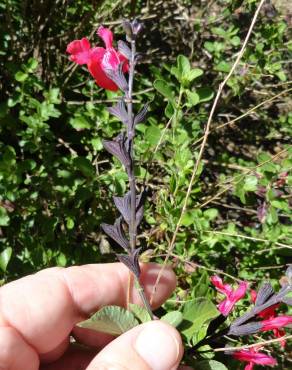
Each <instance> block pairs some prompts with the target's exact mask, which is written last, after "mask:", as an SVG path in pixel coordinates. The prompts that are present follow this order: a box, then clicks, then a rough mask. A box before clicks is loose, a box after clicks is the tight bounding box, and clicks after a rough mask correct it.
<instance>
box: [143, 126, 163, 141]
mask: <svg viewBox="0 0 292 370" xmlns="http://www.w3.org/2000/svg"><path fill="white" fill-rule="evenodd" d="M160 136H161V130H160V129H159V128H158V127H157V126H150V127H148V128H147V130H146V131H145V140H146V141H147V142H148V143H149V144H150V145H152V146H155V145H157V143H158V141H159V139H160Z"/></svg>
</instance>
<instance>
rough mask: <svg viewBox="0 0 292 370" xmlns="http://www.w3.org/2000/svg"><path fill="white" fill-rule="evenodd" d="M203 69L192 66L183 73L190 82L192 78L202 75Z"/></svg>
mask: <svg viewBox="0 0 292 370" xmlns="http://www.w3.org/2000/svg"><path fill="white" fill-rule="evenodd" d="M203 73H204V72H203V70H202V69H200V68H194V69H192V70H191V71H189V72H188V73H187V74H186V75H185V78H186V79H187V80H188V81H189V82H192V81H193V80H195V79H196V78H198V77H200V76H202V74H203Z"/></svg>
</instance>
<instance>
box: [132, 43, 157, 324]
mask: <svg viewBox="0 0 292 370" xmlns="http://www.w3.org/2000/svg"><path fill="white" fill-rule="evenodd" d="M135 55H136V45H135V39H132V40H131V58H130V60H129V82H128V86H129V89H128V92H127V94H126V98H127V109H128V126H127V136H128V145H129V152H130V157H131V165H130V166H129V167H128V168H127V173H128V177H129V186H130V194H131V218H130V225H129V236H130V247H131V252H132V253H133V252H134V250H135V249H136V239H137V221H136V179H135V160H134V138H135V127H134V116H133V100H132V97H133V82H134V73H135ZM135 282H136V284H135V285H136V288H137V290H138V293H139V295H140V298H141V300H142V302H143V304H144V306H145V308H146V310H147V311H148V313H149V315H150V317H151V319H153V313H152V310H151V306H150V303H149V301H148V299H147V297H146V295H145V292H144V289H143V287H142V285H141V283H140V281H139V279H138V278H135Z"/></svg>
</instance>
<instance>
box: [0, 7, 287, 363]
mask: <svg viewBox="0 0 292 370" xmlns="http://www.w3.org/2000/svg"><path fill="white" fill-rule="evenodd" d="M166 3H167V4H165V2H160V1H158V2H155V3H154V2H153V1H149V0H148V1H146V0H140V1H127V2H121V1H118V0H116V1H104V0H100V1H97V0H96V1H94V0H92V1H74V2H72V1H49V0H46V1H43V2H42V3H41V5H40V4H39V2H35V1H32V2H28V1H22V2H18V1H15V0H6V1H0V21H1V22H0V31H1V32H0V56H1V59H0V69H1V72H0V76H1V78H0V86H1V89H0V90H1V93H0V99H1V101H0V270H1V273H3V281H2V282H4V281H7V280H9V279H12V278H17V277H20V276H23V275H25V274H28V273H31V272H33V271H36V270H39V269H42V268H44V267H47V266H54V265H59V266H67V265H71V264H82V263H89V262H90V263H92V262H100V261H112V260H113V258H114V257H113V256H114V255H113V254H112V253H111V250H110V246H109V242H108V241H107V239H106V238H105V236H104V235H102V233H101V230H100V228H99V225H100V223H101V222H102V221H108V222H111V221H113V219H114V217H115V212H116V211H115V208H114V206H113V202H112V196H113V195H117V194H120V195H121V194H122V193H123V192H124V191H125V190H126V188H127V177H126V175H125V173H124V171H123V168H121V167H120V164H119V163H118V161H116V160H114V159H112V158H111V157H110V156H109V155H108V154H107V153H106V152H105V151H104V150H103V148H102V143H101V141H102V139H103V138H110V137H113V136H114V135H116V134H117V133H118V132H119V130H120V123H119V122H118V121H117V120H116V119H115V118H113V117H112V116H110V115H109V113H108V112H107V110H106V106H107V105H108V104H109V103H108V101H114V100H115V99H116V98H117V96H118V93H111V92H106V91H102V90H100V89H98V87H97V86H96V85H95V83H94V81H92V80H91V78H90V76H89V74H88V72H87V71H86V69H85V68H81V67H79V68H75V67H74V66H73V65H72V64H71V63H70V62H69V60H68V57H67V55H66V53H65V50H66V45H67V44H68V42H70V41H72V40H74V39H77V38H81V37H84V36H89V35H91V42H92V43H97V42H99V40H97V36H96V35H95V33H94V31H95V29H96V28H97V26H98V25H99V24H101V23H105V24H106V23H107V22H109V23H110V24H112V23H111V22H113V24H115V22H116V21H117V22H116V23H117V27H116V28H115V33H116V34H117V35H116V39H117V38H118V36H119V34H120V33H121V27H120V26H119V21H120V20H121V19H122V18H123V17H129V16H131V15H135V14H136V15H137V16H138V17H139V16H140V15H141V14H142V15H143V18H145V32H144V36H143V38H142V40H141V41H140V45H139V48H140V49H141V50H142V51H143V53H144V58H143V60H142V63H141V65H140V66H139V68H138V71H139V73H138V74H137V79H136V82H135V92H136V95H135V99H137V105H136V109H137V110H138V109H139V107H140V103H139V102H141V103H142V102H143V101H147V100H151V105H150V112H149V115H148V119H147V122H145V123H143V124H140V125H139V126H138V127H137V138H136V149H135V151H136V157H137V164H138V166H137V176H138V184H139V186H141V185H142V184H143V182H144V180H146V183H147V185H148V187H149V194H148V195H149V196H148V201H147V205H146V211H145V221H144V223H143V224H142V228H143V229H142V235H141V238H140V239H139V241H140V243H141V245H142V246H143V247H145V249H144V250H145V253H144V255H143V258H144V259H145V260H147V259H148V258H150V257H151V258H152V259H154V260H157V261H163V258H161V257H158V256H160V255H165V253H166V252H167V248H168V246H169V242H170V240H171V237H172V235H173V232H174V230H175V227H176V224H177V222H178V219H179V216H180V212H181V209H182V205H183V202H184V199H185V196H186V191H187V187H188V185H189V181H190V177H191V173H192V169H193V166H194V164H195V161H196V159H197V157H198V152H199V148H200V145H201V142H202V136H203V135H204V127H205V124H206V122H207V119H208V115H209V113H210V108H211V104H212V101H213V98H214V96H215V94H216V92H217V89H218V86H219V84H220V82H222V80H223V79H224V77H225V76H226V74H227V73H228V72H229V71H230V68H231V66H232V64H233V62H234V60H235V57H236V55H237V53H238V52H239V50H240V47H241V45H242V42H243V40H244V37H245V35H246V33H247V30H248V27H249V25H250V21H251V18H252V15H253V14H254V11H255V9H256V6H257V4H258V2H257V1H251V0H248V1H231V0H222V1H216V2H211V6H208V4H207V3H208V2H207V1H188V0H185V1H182V0H180V1H172V0H169V1H168V2H166ZM37 4H39V6H37ZM177 4H179V5H180V6H178V5H177ZM285 4H286V3H285V2H278V1H275V2H274V6H275V7H273V6H272V5H271V3H269V2H267V4H266V5H265V7H264V8H263V9H262V11H261V14H260V17H259V19H258V21H257V24H256V26H255V29H254V31H253V34H252V37H251V39H250V42H249V44H248V45H247V49H246V51H245V54H244V56H243V58H242V60H241V62H240V65H239V66H238V68H237V69H236V71H235V73H234V74H233V75H232V77H231V78H230V79H229V81H228V86H227V87H226V88H225V89H224V91H223V94H222V96H221V98H220V100H219V104H218V107H217V110H216V113H215V117H214V119H213V122H212V125H211V132H210V135H209V138H208V141H207V146H206V150H205V153H204V156H203V160H202V161H201V162H200V165H199V171H198V173H197V177H196V180H195V184H194V186H193V188H192V191H191V196H190V198H189V201H188V208H187V212H186V213H185V215H184V217H183V222H182V227H181V229H180V231H179V234H178V236H177V240H176V244H175V249H174V251H173V256H172V258H173V263H174V265H175V267H176V271H177V274H178V282H179V284H178V289H177V292H176V294H175V297H174V298H175V299H174V301H175V302H176V303H174V302H172V303H168V305H166V306H165V309H166V310H168V308H172V309H173V308H174V309H176V308H177V307H178V306H179V304H180V303H179V302H180V301H181V300H188V299H191V300H192V301H191V302H196V299H199V298H200V297H206V296H210V297H212V295H213V293H212V290H211V289H210V288H209V286H208V274H207V273H206V271H210V273H212V272H213V271H214V270H223V271H224V272H225V273H228V274H231V275H234V276H236V277H238V278H242V279H248V280H250V281H252V282H256V281H258V280H260V279H262V278H264V277H267V276H270V277H272V278H274V279H275V280H274V283H275V284H276V283H277V280H278V279H279V278H280V277H281V274H282V271H283V270H284V269H285V266H286V265H287V264H288V263H289V262H291V259H290V258H291V255H292V253H291V245H292V243H291V242H292V233H291V183H292V177H291V166H292V157H291V152H292V151H291V147H290V146H289V141H290V138H291V133H292V130H291V123H292V115H291V106H292V102H291V99H290V98H289V93H290V94H291V91H292V90H291V69H289V66H291V51H292V42H291V39H290V40H289V32H290V31H289V26H291V15H289V9H288V7H287V9H286V8H285ZM283 6H284V7H283ZM161 14H162V16H161ZM57 15H58V16H57ZM32 19H33V21H32ZM158 20H159V22H158ZM173 30H175V32H173ZM121 37H123V36H121ZM157 43H158V48H157ZM289 72H290V74H289ZM161 136H162V139H161ZM157 144H159V148H158V150H157V151H155V148H156V146H157ZM147 248H148V249H149V250H148V252H146V250H147ZM202 330H205V329H204V327H203V329H202ZM198 335H199V334H198ZM213 362H215V361H213ZM215 365H216V364H215ZM215 365H214V366H215ZM202 366H203V365H202ZM210 366H211V365H210ZM202 368H203V367H202ZM214 368H215V367H214Z"/></svg>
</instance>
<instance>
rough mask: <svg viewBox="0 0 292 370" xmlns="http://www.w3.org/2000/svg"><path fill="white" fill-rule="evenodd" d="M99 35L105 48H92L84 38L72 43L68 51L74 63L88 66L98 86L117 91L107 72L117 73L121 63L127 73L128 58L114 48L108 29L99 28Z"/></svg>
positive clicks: (111, 35)
mask: <svg viewBox="0 0 292 370" xmlns="http://www.w3.org/2000/svg"><path fill="white" fill-rule="evenodd" d="M97 34H98V36H100V37H101V39H102V40H103V42H104V43H105V48H102V47H94V48H91V46H90V43H89V41H88V39H87V38H86V37H84V38H83V39H81V40H75V41H72V42H70V44H69V45H68V46H67V50H66V51H67V53H68V54H71V56H70V59H71V60H72V61H73V62H75V63H77V64H80V65H82V64H86V65H87V68H88V70H89V72H90V74H91V75H92V76H93V77H94V79H95V81H96V83H97V85H98V86H100V87H102V88H104V89H107V90H111V91H117V90H118V86H117V85H116V84H115V83H114V82H113V81H112V80H111V79H110V78H108V76H107V74H106V71H107V70H113V71H117V70H118V67H119V65H120V63H124V64H123V72H127V71H128V69H129V65H128V62H127V58H126V57H125V56H124V55H123V54H121V53H120V52H118V51H117V50H115V49H114V48H113V34H112V32H111V31H110V30H109V29H108V28H104V27H102V26H101V27H99V29H98V31H97Z"/></svg>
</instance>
